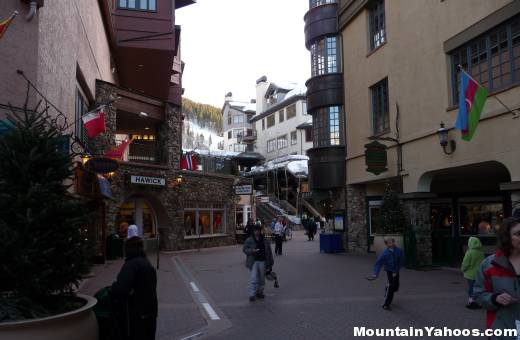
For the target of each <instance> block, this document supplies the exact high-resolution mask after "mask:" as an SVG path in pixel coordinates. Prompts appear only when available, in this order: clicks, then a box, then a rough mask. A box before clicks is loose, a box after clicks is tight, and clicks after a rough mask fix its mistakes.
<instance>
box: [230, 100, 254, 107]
mask: <svg viewBox="0 0 520 340" xmlns="http://www.w3.org/2000/svg"><path fill="white" fill-rule="evenodd" d="M228 103H229V106H231V107H239V108H243V107H245V106H246V105H247V104H249V103H248V102H238V101H231V102H228Z"/></svg>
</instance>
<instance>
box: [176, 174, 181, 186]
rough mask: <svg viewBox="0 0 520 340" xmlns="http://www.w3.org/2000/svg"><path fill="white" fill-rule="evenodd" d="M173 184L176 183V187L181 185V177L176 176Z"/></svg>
mask: <svg viewBox="0 0 520 340" xmlns="http://www.w3.org/2000/svg"><path fill="white" fill-rule="evenodd" d="M175 183H177V185H181V184H182V175H178V176H177V177H176V178H175Z"/></svg>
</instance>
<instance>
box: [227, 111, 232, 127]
mask: <svg viewBox="0 0 520 340" xmlns="http://www.w3.org/2000/svg"><path fill="white" fill-rule="evenodd" d="M231 116H232V115H231V112H228V116H227V123H228V125H231Z"/></svg>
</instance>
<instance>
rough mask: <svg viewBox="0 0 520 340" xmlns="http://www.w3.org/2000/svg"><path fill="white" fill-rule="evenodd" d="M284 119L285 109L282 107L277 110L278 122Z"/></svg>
mask: <svg viewBox="0 0 520 340" xmlns="http://www.w3.org/2000/svg"><path fill="white" fill-rule="evenodd" d="M284 120H285V111H284V110H283V109H282V110H280V111H278V122H279V123H281V122H283V121H284Z"/></svg>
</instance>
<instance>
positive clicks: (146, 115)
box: [139, 111, 148, 118]
mask: <svg viewBox="0 0 520 340" xmlns="http://www.w3.org/2000/svg"><path fill="white" fill-rule="evenodd" d="M139 117H141V118H148V113H146V112H142V111H141V112H139Z"/></svg>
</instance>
